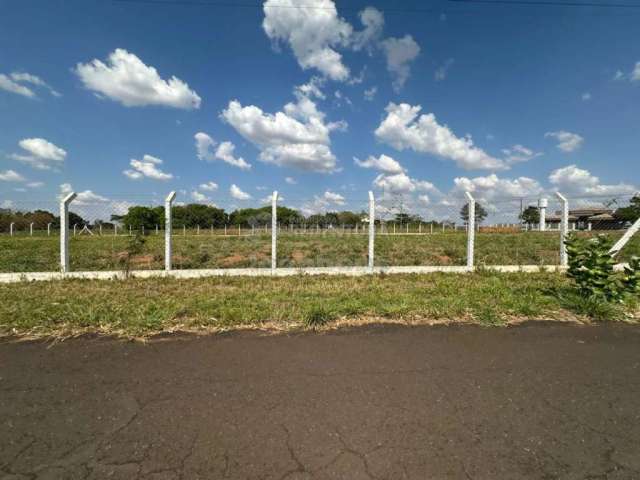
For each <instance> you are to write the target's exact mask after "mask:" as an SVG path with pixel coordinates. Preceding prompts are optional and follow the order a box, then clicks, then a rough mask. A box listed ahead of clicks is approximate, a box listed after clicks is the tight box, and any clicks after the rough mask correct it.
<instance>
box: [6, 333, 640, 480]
mask: <svg viewBox="0 0 640 480" xmlns="http://www.w3.org/2000/svg"><path fill="white" fill-rule="evenodd" d="M0 477H4V478H16V479H17V478H38V479H62V478H65V479H66V478H69V479H75V478H78V479H81V478H82V479H84V478H88V479H97V478H100V479H102V478H109V479H135V478H140V479H176V478H184V479H196V478H206V479H290V480H292V479H312V478H315V479H338V478H341V479H349V480H357V479H394V480H395V479H409V478H411V479H449V478H452V479H457V478H460V479H492V480H494V479H519V478H527V479H529V478H533V479H554V478H563V479H565V478H566V479H587V478H588V479H638V478H640V328H637V327H635V328H634V327H629V326H624V325H602V326H597V327H579V326H562V325H557V324H556V325H539V324H538V325H528V326H521V327H512V328H496V329H482V328H474V327H369V328H364V329H357V330H352V331H347V332H344V331H342V332H340V333H329V334H313V333H311V334H296V335H264V334H256V333H239V334H229V335H218V336H208V337H171V336H169V337H166V338H163V339H157V340H154V341H151V342H149V343H147V344H140V343H133V342H123V341H116V340H112V339H99V338H93V339H92V338H81V339H76V340H70V341H65V342H62V343H58V344H55V345H51V344H44V343H38V342H27V343H25V342H21V343H15V342H14V343H3V344H0Z"/></svg>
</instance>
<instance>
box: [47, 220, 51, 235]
mask: <svg viewBox="0 0 640 480" xmlns="http://www.w3.org/2000/svg"><path fill="white" fill-rule="evenodd" d="M47 236H48V237H50V236H51V223H47Z"/></svg>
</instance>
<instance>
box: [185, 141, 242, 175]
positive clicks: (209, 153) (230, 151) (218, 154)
mask: <svg viewBox="0 0 640 480" xmlns="http://www.w3.org/2000/svg"><path fill="white" fill-rule="evenodd" d="M194 138H195V140H196V152H197V153H196V154H197V156H198V158H199V159H200V160H204V161H207V162H214V161H215V160H222V161H223V162H226V163H228V164H229V165H232V166H234V167H238V168H240V169H241V170H250V169H251V164H249V163H247V162H246V161H245V160H244V158H242V157H238V158H236V157H235V156H234V150H235V148H236V147H235V145H234V144H233V143H231V142H222V143H220V144H219V145H218V148H217V149H216V150H215V152H214V151H213V148H214V147H215V146H216V145H217V142H216V141H215V140H214V139H213V138H211V137H210V136H209V135H207V134H206V133H204V132H198V133H196V134H195V135H194Z"/></svg>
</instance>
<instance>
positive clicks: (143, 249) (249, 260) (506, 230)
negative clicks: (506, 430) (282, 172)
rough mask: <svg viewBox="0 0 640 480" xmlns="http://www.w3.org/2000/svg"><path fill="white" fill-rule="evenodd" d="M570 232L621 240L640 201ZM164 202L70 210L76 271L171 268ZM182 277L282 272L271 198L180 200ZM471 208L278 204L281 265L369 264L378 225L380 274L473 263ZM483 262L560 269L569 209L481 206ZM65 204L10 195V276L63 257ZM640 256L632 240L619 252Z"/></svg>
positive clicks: (79, 205)
mask: <svg viewBox="0 0 640 480" xmlns="http://www.w3.org/2000/svg"><path fill="white" fill-rule="evenodd" d="M568 206H569V216H568V219H567V220H568V225H567V226H568V231H569V233H570V234H575V235H578V236H583V237H593V236H595V235H606V236H608V237H609V238H610V239H611V241H612V242H615V241H617V240H619V239H620V238H621V237H622V236H623V235H624V234H625V232H627V231H628V230H629V228H630V227H631V225H632V224H633V223H634V222H635V220H636V219H637V218H638V216H640V213H639V211H640V196H637V195H618V196H607V197H602V196H601V197H585V196H581V197H578V196H573V197H571V196H568ZM165 213H166V212H165V198H164V196H162V195H146V196H144V195H125V196H122V195H120V196H118V195H108V196H105V197H103V196H100V195H97V194H94V193H92V192H90V191H85V192H82V193H80V194H78V196H77V197H76V198H75V199H74V200H73V201H72V202H71V203H70V205H69V230H68V236H69V270H71V271H123V270H124V271H131V270H162V269H164V268H165V241H166V235H165V233H166V232H165ZM171 213H172V226H173V228H172V235H171V244H172V257H171V266H172V268H173V269H177V270H183V269H214V268H215V269H229V268H268V267H270V266H271V265H272V234H273V226H272V224H273V218H272V205H271V196H268V197H266V198H265V199H263V200H262V203H261V204H259V205H257V206H255V207H254V208H233V209H229V210H228V211H225V210H224V209H222V208H219V207H216V206H214V205H205V204H200V203H195V204H194V203H190V200H189V198H187V196H186V195H183V196H180V195H178V196H177V197H176V198H175V200H174V201H173V203H172V208H171ZM468 213H469V210H468V203H467V199H465V197H464V196H461V195H458V196H449V197H444V198H440V199H438V200H437V202H433V203H432V202H429V201H428V200H425V201H418V202H416V200H415V199H410V198H405V197H404V196H402V195H390V194H388V193H383V194H380V195H378V196H377V197H376V198H375V215H374V219H373V225H372V226H371V227H370V224H371V222H370V219H369V199H368V198H367V197H366V196H364V195H361V194H357V195H356V194H354V195H350V196H349V195H338V194H332V196H330V197H326V196H325V197H315V198H314V199H312V200H311V201H309V200H308V199H304V198H302V197H301V198H295V197H292V198H282V197H279V198H278V203H277V215H276V220H277V222H276V232H277V241H276V246H277V254H276V265H277V267H279V268H307V267H366V266H367V265H368V261H369V229H370V228H374V229H375V242H374V250H375V254H374V266H380V267H386V266H438V267H439V266H464V265H467V261H468V259H467V242H468V236H469V235H468V234H469V232H468V228H469V227H468V220H469V218H468ZM475 214H476V215H475V220H476V221H475V244H474V245H475V249H474V250H475V258H474V264H475V265H486V266H492V265H559V264H560V261H561V258H560V257H561V255H560V252H561V238H562V236H561V223H562V202H561V201H560V200H559V199H558V198H556V196H555V195H548V196H547V197H546V198H543V199H540V198H533V197H531V198H496V197H495V196H492V197H491V198H489V199H484V198H476V201H475ZM59 215H60V198H49V199H43V200H30V201H18V200H15V199H12V198H7V197H6V196H5V197H3V198H0V271H2V272H17V273H22V272H47V271H50V272H53V271H59V270H60V268H61V266H60V265H61V261H60V256H61V255H60V253H61V252H60V233H61V232H60V217H59ZM634 255H640V236H639V235H634V236H632V237H631V239H630V241H629V242H628V243H627V244H626V245H625V246H624V248H622V249H621V250H620V252H619V253H618V254H617V259H618V260H619V261H621V262H625V261H628V260H629V259H630V258H631V257H632V256H634Z"/></svg>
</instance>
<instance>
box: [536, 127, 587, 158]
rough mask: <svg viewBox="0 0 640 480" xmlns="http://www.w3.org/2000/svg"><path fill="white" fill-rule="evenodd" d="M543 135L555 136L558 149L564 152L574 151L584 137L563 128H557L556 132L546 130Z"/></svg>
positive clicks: (580, 144)
mask: <svg viewBox="0 0 640 480" xmlns="http://www.w3.org/2000/svg"><path fill="white" fill-rule="evenodd" d="M544 136H545V137H552V138H555V139H556V140H557V141H558V145H557V147H558V149H560V150H562V151H563V152H566V153H571V152H575V151H576V150H578V149H579V148H580V147H581V146H582V144H583V143H584V138H582V137H581V136H580V135H578V134H577V133H571V132H566V131H564V130H558V131H557V132H547V133H545V134H544Z"/></svg>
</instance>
